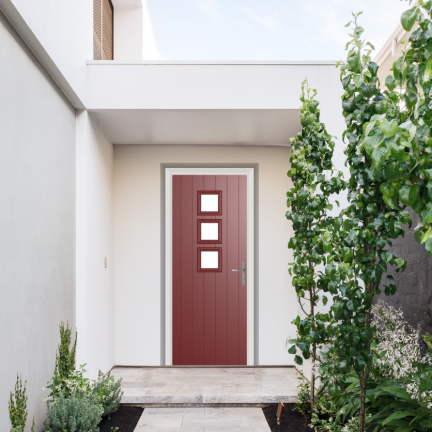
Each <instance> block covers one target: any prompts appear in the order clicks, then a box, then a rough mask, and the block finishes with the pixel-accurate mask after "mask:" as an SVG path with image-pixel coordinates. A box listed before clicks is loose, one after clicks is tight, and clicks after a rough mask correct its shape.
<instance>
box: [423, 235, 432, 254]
mask: <svg viewBox="0 0 432 432" xmlns="http://www.w3.org/2000/svg"><path fill="white" fill-rule="evenodd" d="M425 248H426V250H427V251H428V252H429V253H430V254H431V255H432V237H429V238H428V239H427V240H426V244H425Z"/></svg>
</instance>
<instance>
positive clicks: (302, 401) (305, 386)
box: [294, 377, 311, 415]
mask: <svg viewBox="0 0 432 432" xmlns="http://www.w3.org/2000/svg"><path fill="white" fill-rule="evenodd" d="M299 380H300V382H299V385H298V386H297V396H298V398H299V400H298V402H297V403H296V404H295V405H294V409H295V410H296V411H297V412H299V413H300V414H301V415H306V414H309V413H310V412H311V405H310V398H311V394H310V384H309V383H308V382H307V381H306V380H305V379H304V378H303V377H299Z"/></svg>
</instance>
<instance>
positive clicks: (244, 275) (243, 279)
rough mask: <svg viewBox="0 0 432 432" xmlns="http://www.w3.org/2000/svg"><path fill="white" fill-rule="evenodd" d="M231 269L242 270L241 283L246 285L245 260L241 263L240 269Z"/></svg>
mask: <svg viewBox="0 0 432 432" xmlns="http://www.w3.org/2000/svg"><path fill="white" fill-rule="evenodd" d="M232 271H241V272H242V284H243V285H246V262H245V261H243V265H242V268H241V269H232Z"/></svg>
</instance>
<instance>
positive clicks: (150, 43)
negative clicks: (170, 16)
mask: <svg viewBox="0 0 432 432" xmlns="http://www.w3.org/2000/svg"><path fill="white" fill-rule="evenodd" d="M113 6H114V60H116V61H121V60H128V61H131V60H138V61H141V60H158V54H157V49H156V42H155V38H154V34H153V27H152V23H151V18H150V13H149V9H148V7H147V2H146V0H117V1H113Z"/></svg>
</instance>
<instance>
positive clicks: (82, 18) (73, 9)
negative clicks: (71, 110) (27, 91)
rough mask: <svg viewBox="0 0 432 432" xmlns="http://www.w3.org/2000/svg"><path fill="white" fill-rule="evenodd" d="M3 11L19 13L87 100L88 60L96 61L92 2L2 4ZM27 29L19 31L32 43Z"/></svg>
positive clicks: (2, 0)
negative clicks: (14, 10)
mask: <svg viewBox="0 0 432 432" xmlns="http://www.w3.org/2000/svg"><path fill="white" fill-rule="evenodd" d="M0 8H2V9H3V10H4V11H5V13H6V14H11V15H12V12H13V9H14V8H15V9H16V10H17V12H18V14H19V15H20V16H21V17H22V18H23V19H24V21H25V23H26V25H27V26H28V27H29V29H30V31H31V32H32V33H33V37H35V38H36V39H37V40H38V41H39V43H40V44H42V46H43V48H44V49H45V51H46V53H47V54H48V56H49V58H50V60H52V61H53V62H54V63H55V64H56V65H57V67H58V69H59V70H60V73H61V74H62V75H63V76H64V78H66V80H67V82H68V83H69V84H70V86H71V87H72V88H73V89H74V91H75V92H76V93H77V95H78V96H79V97H80V98H81V100H84V98H85V87H86V60H88V59H92V58H93V2H92V1H91V0H74V1H67V0H56V1H52V0H38V1H29V0H0ZM24 27H25V25H24V26H23V28H19V29H18V30H19V31H20V32H21V33H23V34H24V33H25V34H26V37H27V36H28V37H29V39H31V37H30V35H28V34H27V33H26V32H25V29H24ZM41 60H42V61H45V59H41Z"/></svg>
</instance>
